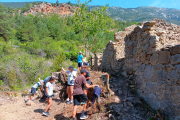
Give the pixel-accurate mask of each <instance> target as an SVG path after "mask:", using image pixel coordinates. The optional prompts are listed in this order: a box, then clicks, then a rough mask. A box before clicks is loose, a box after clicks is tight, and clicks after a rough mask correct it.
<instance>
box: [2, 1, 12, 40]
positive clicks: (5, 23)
mask: <svg viewBox="0 0 180 120" xmlns="http://www.w3.org/2000/svg"><path fill="white" fill-rule="evenodd" d="M7 11H8V10H7V8H6V7H5V6H4V5H2V4H0V37H2V38H4V40H5V41H7V40H8V39H9V38H10V36H11V27H10V23H9V18H8V13H7Z"/></svg>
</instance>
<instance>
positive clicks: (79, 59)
mask: <svg viewBox="0 0 180 120" xmlns="http://www.w3.org/2000/svg"><path fill="white" fill-rule="evenodd" d="M82 59H83V55H78V63H80V62H83V61H82Z"/></svg>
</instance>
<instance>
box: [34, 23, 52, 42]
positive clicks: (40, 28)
mask: <svg viewBox="0 0 180 120" xmlns="http://www.w3.org/2000/svg"><path fill="white" fill-rule="evenodd" d="M36 27H37V32H38V34H39V39H43V38H45V37H48V36H49V33H50V32H49V30H48V28H47V25H46V24H45V23H43V22H42V21H39V22H38V23H37V25H36Z"/></svg>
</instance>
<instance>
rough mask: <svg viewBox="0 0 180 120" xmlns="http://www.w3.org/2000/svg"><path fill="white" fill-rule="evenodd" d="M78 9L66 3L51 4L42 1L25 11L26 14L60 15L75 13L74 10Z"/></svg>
mask: <svg viewBox="0 0 180 120" xmlns="http://www.w3.org/2000/svg"><path fill="white" fill-rule="evenodd" d="M75 9H76V7H75V6H70V5H67V4H65V3H63V4H60V5H58V6H57V5H51V4H50V3H41V4H39V5H34V6H33V7H31V8H30V10H28V12H25V13H24V15H25V16H26V15H27V14H32V15H34V16H35V15H36V14H38V13H43V14H58V15H73V14H74V10H75Z"/></svg>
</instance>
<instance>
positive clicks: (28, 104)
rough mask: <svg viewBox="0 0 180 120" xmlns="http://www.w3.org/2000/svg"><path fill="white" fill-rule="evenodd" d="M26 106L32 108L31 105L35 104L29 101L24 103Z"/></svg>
mask: <svg viewBox="0 0 180 120" xmlns="http://www.w3.org/2000/svg"><path fill="white" fill-rule="evenodd" d="M26 105H27V106H33V105H35V103H34V102H33V101H31V100H28V101H27V102H26Z"/></svg>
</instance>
